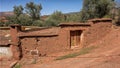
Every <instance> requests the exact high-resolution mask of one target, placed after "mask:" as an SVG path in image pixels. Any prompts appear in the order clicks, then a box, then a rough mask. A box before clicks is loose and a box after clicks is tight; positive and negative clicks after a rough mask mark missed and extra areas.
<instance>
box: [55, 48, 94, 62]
mask: <svg viewBox="0 0 120 68" xmlns="http://www.w3.org/2000/svg"><path fill="white" fill-rule="evenodd" d="M95 48H96V47H94V46H92V47H87V48H83V49H82V50H80V51H79V52H75V53H72V54H67V55H64V56H60V57H58V58H56V59H55V60H63V59H67V58H74V57H76V56H79V55H84V54H87V53H89V52H90V51H91V50H93V49H95Z"/></svg>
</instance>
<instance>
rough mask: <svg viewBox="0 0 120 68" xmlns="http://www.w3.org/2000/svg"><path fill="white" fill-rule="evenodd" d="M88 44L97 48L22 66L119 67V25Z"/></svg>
mask: <svg viewBox="0 0 120 68" xmlns="http://www.w3.org/2000/svg"><path fill="white" fill-rule="evenodd" d="M90 46H97V48H96V49H95V50H93V51H92V52H90V53H89V54H86V55H81V56H78V57H76V58H71V59H65V60H59V61H54V62H51V63H45V64H41V65H39V64H34V65H26V66H24V67H23V68H29V67H31V66H32V67H34V68H120V27H117V28H116V29H115V28H112V29H111V31H110V32H109V33H108V34H107V35H106V36H105V37H104V38H103V39H102V40H99V41H97V42H95V43H92V44H91V45H90Z"/></svg>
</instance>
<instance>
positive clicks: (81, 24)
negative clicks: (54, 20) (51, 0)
mask: <svg viewBox="0 0 120 68" xmlns="http://www.w3.org/2000/svg"><path fill="white" fill-rule="evenodd" d="M59 26H91V24H90V23H60V24H59Z"/></svg>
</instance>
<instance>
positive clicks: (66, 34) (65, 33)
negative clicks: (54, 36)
mask: <svg viewBox="0 0 120 68" xmlns="http://www.w3.org/2000/svg"><path fill="white" fill-rule="evenodd" d="M88 28H90V26H68V27H62V28H61V34H60V35H61V36H60V37H59V38H61V39H64V40H60V41H63V42H64V43H65V44H66V47H67V48H68V49H71V45H70V43H71V42H70V31H76V30H80V31H82V33H81V38H80V39H81V44H80V45H79V46H78V48H83V44H84V41H85V39H84V33H85V30H87V29H88Z"/></svg>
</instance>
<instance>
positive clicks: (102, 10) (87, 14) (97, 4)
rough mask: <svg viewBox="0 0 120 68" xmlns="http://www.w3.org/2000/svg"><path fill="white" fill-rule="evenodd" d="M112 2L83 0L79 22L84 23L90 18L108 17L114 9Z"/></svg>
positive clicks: (106, 0)
mask: <svg viewBox="0 0 120 68" xmlns="http://www.w3.org/2000/svg"><path fill="white" fill-rule="evenodd" d="M114 6H115V5H114V1H112V0H84V1H83V8H82V11H81V15H80V16H81V20H82V21H86V20H88V19H92V18H102V17H104V16H106V15H109V13H110V10H112V9H113V7H114Z"/></svg>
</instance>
